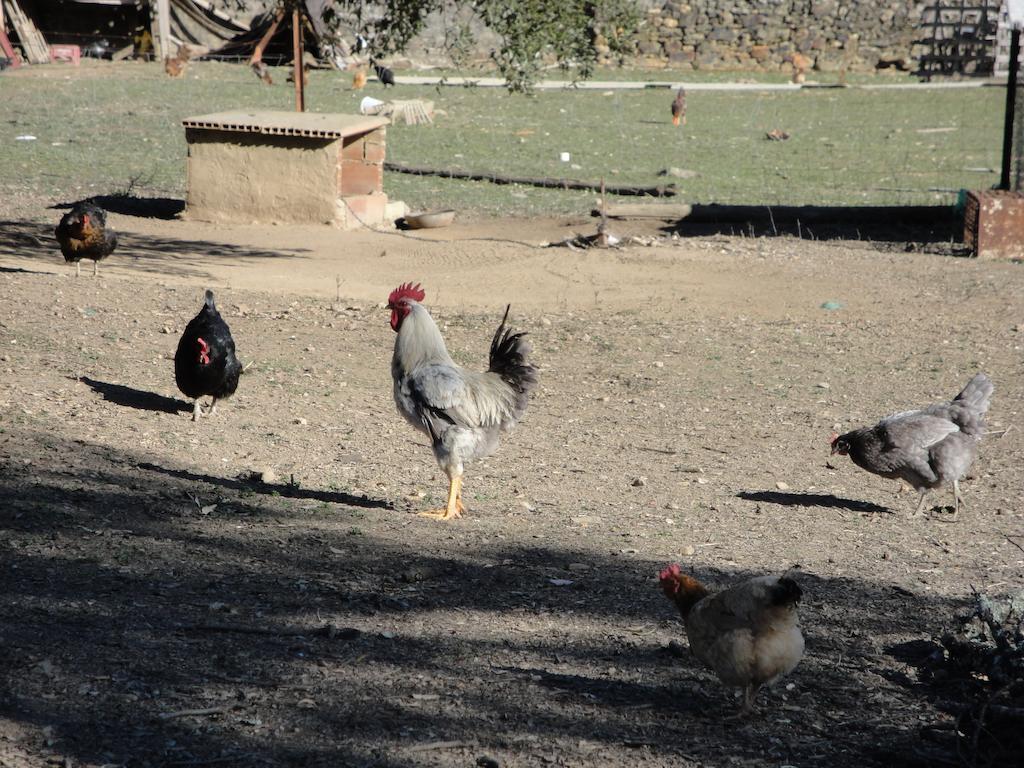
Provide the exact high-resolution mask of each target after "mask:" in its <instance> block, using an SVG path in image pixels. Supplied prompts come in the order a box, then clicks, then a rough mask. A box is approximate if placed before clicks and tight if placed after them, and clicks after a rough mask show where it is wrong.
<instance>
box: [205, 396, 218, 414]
mask: <svg viewBox="0 0 1024 768" xmlns="http://www.w3.org/2000/svg"><path fill="white" fill-rule="evenodd" d="M216 412H217V398H216V397H215V398H213V400H212V401H211V402H210V410H209V411H208V412H207V414H206V415H207V416H212V415H213V414H215V413H216Z"/></svg>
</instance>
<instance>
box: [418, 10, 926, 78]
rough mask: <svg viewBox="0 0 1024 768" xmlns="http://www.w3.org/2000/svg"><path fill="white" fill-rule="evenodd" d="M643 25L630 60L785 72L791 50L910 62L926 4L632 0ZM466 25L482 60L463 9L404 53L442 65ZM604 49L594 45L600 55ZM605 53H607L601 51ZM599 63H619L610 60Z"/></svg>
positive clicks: (487, 38) (840, 61) (856, 61)
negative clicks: (448, 44) (449, 40)
mask: <svg viewBox="0 0 1024 768" xmlns="http://www.w3.org/2000/svg"><path fill="white" fill-rule="evenodd" d="M636 3H637V5H638V6H639V8H640V10H641V13H642V16H643V20H642V21H641V24H640V29H639V31H638V33H637V36H636V57H635V60H634V61H632V62H628V63H636V64H640V65H643V66H649V67H655V68H661V67H666V66H670V67H673V68H682V69H688V68H693V69H737V70H750V69H764V70H776V71H777V70H780V69H781V70H789V69H791V64H790V63H788V62H787V58H789V56H790V55H791V54H792V53H794V52H796V53H800V54H802V55H804V56H806V57H808V58H809V59H811V62H812V65H813V66H814V67H815V68H817V69H819V70H823V71H836V70H839V69H842V68H845V69H849V70H856V71H865V70H872V69H875V68H878V67H890V66H896V67H899V68H901V69H906V68H910V67H911V66H912V65H913V59H912V58H911V57H912V49H913V42H914V40H916V39H918V38H919V37H921V30H919V29H918V24H919V21H920V19H921V13H922V11H923V10H924V8H925V6H926V4H925V3H923V2H916V0H636ZM456 18H457V19H458V20H460V21H466V20H468V21H469V22H470V26H471V27H472V30H473V34H474V37H476V41H475V46H474V48H475V50H474V51H473V53H472V55H471V56H470V59H471V60H474V61H476V62H484V61H486V60H487V59H488V57H489V54H490V51H491V50H492V49H493V48H494V47H495V46H496V45H497V44H498V41H497V39H496V37H495V36H494V34H493V33H492V32H490V31H489V30H487V29H486V28H485V27H483V25H482V24H481V23H480V22H479V20H478V19H473V18H469V17H466V15H465V12H461V13H459V12H453V11H451V10H448V11H446V12H445V13H443V14H442V13H435V14H432V15H431V17H430V18H429V20H428V23H427V26H426V29H425V30H424V31H423V32H422V33H421V34H420V35H418V36H417V38H416V40H414V41H413V44H412V45H411V46H410V48H409V50H408V51H407V55H408V56H409V57H410V58H411V59H414V60H415V61H417V62H420V63H430V64H435V65H437V64H443V63H444V60H445V59H446V57H445V55H444V51H443V41H444V38H445V29H446V28H449V27H450V26H451V25H452V24H453V21H454V20H455V19H456ZM601 48H602V45H601V41H600V40H599V41H598V50H599V51H600V50H601ZM605 52H607V48H605ZM602 63H603V64H616V63H618V62H617V61H613V60H612V59H611V58H610V57H609V56H608V55H604V56H602Z"/></svg>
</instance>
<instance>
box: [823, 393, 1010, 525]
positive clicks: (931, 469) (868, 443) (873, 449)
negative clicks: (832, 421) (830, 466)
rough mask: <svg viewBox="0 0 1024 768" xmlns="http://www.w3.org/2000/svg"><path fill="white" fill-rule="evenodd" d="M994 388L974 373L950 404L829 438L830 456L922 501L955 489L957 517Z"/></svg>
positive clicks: (931, 407) (919, 502) (919, 510)
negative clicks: (897, 484)
mask: <svg viewBox="0 0 1024 768" xmlns="http://www.w3.org/2000/svg"><path fill="white" fill-rule="evenodd" d="M992 390H993V387H992V382H991V381H990V380H989V378H988V376H986V375H985V374H984V373H977V374H975V375H974V377H973V378H972V379H971V380H970V381H969V382H967V386H966V387H964V389H963V391H962V392H961V393H960V394H959V395H957V396H956V397H955V398H953V401H952V402H950V403H936V404H935V405H930V406H928V407H927V408H923V409H921V410H919V411H904V412H902V413H895V414H893V415H892V416H886V417H885V418H884V419H882V420H881V421H880V422H878V423H877V424H876V425H875V426H873V427H862V428H860V429H855V430H853V431H852V432H847V433H846V434H845V435H835V434H834V435H833V436H832V454H833V455H834V454H837V453H838V454H839V455H840V456H849V457H850V458H851V459H853V463H854V464H856V465H857V466H858V467H860V468H861V469H866V470H867V471H868V472H871V473H873V474H876V475H879V476H881V477H886V478H889V479H890V480H895V479H901V480H905V481H906V482H907V483H909V484H910V485H912V486H913V487H914V489H915V490H917V491H918V493H920V494H921V498H920V500H919V501H918V503H917V509H916V510H915V511H914V514H915V515H917V514H920V513H921V509H922V508H923V507H924V500H925V496H926V495H927V494H928V491H929V490H931V489H932V488H938V487H939V486H941V485H944V484H945V483H950V484H951V485H952V486H953V519H954V520H955V519H956V517H957V515H958V514H959V512H960V505H961V504H963V498H962V497H961V496H960V478H961V477H963V476H964V473H965V472H967V470H968V469H970V466H971V463H972V462H973V461H974V456H975V454H976V453H977V449H978V443H979V442H980V441H981V436H982V434H983V433H984V429H985V422H984V418H985V414H986V413H987V412H988V406H989V399H990V398H991V397H992Z"/></svg>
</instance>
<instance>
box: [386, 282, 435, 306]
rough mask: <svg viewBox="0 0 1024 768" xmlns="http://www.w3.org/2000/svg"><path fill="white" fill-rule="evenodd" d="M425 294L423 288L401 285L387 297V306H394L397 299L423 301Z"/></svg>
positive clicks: (417, 284) (418, 285)
mask: <svg viewBox="0 0 1024 768" xmlns="http://www.w3.org/2000/svg"><path fill="white" fill-rule="evenodd" d="M426 295H427V292H426V291H424V290H423V287H422V286H421V285H420V284H419V283H416V285H413V284H412V283H403V284H402V285H400V286H398V287H397V288H395V290H393V291H392V292H391V294H390V295H389V296H388V304H395V303H396V302H397V301H398V300H399V299H405V298H409V299H412V300H413V301H423V299H424V298H426Z"/></svg>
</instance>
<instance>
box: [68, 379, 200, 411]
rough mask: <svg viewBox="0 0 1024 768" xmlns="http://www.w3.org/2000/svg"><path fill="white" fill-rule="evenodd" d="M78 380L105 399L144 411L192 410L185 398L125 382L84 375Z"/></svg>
mask: <svg viewBox="0 0 1024 768" xmlns="http://www.w3.org/2000/svg"><path fill="white" fill-rule="evenodd" d="M78 381H80V382H82V383H83V384H85V385H87V386H88V387H89V388H90V389H92V391H93V392H96V393H97V394H99V395H101V396H102V397H103V399H104V400H107V401H108V402H111V403H114V404H115V405H122V406H125V407H127V408H138V409H140V410H143V411H159V412H162V413H181V412H182V411H191V410H192V406H191V405H190V404H189V403H187V402H185V401H184V400H178V399H177V398H174V397H165V396H164V395H159V394H157V393H156V392H146V391H145V390H141V389H135V388H134V387H126V386H125V385H123V384H111V383H110V382H106V381H97V380H96V379H90V378H89V377H88V376H82V377H81V378H79V379H78Z"/></svg>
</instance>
